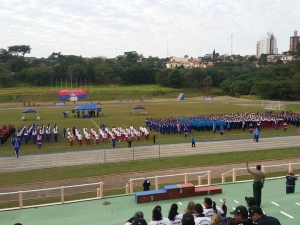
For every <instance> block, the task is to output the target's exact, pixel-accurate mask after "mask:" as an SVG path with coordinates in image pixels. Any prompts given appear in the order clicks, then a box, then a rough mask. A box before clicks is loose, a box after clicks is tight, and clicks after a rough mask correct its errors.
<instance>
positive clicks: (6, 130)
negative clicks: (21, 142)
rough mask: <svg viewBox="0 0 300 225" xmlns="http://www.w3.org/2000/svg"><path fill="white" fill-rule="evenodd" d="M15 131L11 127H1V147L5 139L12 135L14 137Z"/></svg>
mask: <svg viewBox="0 0 300 225" xmlns="http://www.w3.org/2000/svg"><path fill="white" fill-rule="evenodd" d="M15 132H16V129H15V127H14V126H13V125H11V124H9V125H7V126H6V125H3V126H2V127H1V128H0V140H1V145H2V146H4V144H5V142H6V141H7V139H8V138H9V137H10V136H11V135H12V136H13V137H14V136H15Z"/></svg>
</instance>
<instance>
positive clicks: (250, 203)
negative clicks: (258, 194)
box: [245, 197, 257, 208]
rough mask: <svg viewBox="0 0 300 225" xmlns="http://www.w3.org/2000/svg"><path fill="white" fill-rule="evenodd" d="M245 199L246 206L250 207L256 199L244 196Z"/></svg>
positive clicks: (254, 203)
mask: <svg viewBox="0 0 300 225" xmlns="http://www.w3.org/2000/svg"><path fill="white" fill-rule="evenodd" d="M245 201H246V205H247V208H250V207H251V206H253V205H257V204H256V200H255V198H253V197H245Z"/></svg>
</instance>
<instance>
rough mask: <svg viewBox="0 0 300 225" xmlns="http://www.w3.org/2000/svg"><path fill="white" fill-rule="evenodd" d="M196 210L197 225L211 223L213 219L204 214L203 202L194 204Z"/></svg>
mask: <svg viewBox="0 0 300 225" xmlns="http://www.w3.org/2000/svg"><path fill="white" fill-rule="evenodd" d="M194 211H195V215H196V218H195V223H196V225H197V224H201V225H209V224H210V221H211V219H210V218H209V217H207V216H205V215H204V214H203V207H202V205H201V204H196V205H195V206H194Z"/></svg>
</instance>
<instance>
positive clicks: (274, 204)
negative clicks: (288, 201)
mask: <svg viewBox="0 0 300 225" xmlns="http://www.w3.org/2000/svg"><path fill="white" fill-rule="evenodd" d="M271 203H272V204H273V205H276V206H279V204H277V203H275V202H271Z"/></svg>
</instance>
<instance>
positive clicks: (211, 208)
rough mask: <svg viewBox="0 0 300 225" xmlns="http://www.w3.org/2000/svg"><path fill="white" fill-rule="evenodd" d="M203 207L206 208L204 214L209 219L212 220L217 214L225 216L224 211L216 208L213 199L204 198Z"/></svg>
mask: <svg viewBox="0 0 300 225" xmlns="http://www.w3.org/2000/svg"><path fill="white" fill-rule="evenodd" d="M203 205H204V206H205V209H204V211H203V214H204V215H205V216H207V217H209V218H212V216H213V215H214V214H215V213H216V214H220V215H221V214H223V213H224V212H223V210H222V209H220V208H219V207H217V206H216V203H215V202H214V201H212V200H211V198H204V202H203Z"/></svg>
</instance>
